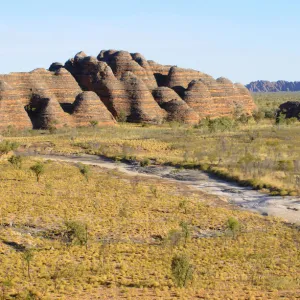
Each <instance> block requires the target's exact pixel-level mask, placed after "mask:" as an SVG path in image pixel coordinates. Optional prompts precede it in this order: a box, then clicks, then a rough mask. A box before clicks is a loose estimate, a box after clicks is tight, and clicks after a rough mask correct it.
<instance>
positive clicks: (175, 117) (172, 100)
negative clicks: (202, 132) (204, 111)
mask: <svg viewBox="0 0 300 300" xmlns="http://www.w3.org/2000/svg"><path fill="white" fill-rule="evenodd" d="M152 94H153V97H154V99H155V100H156V102H157V103H158V104H159V106H160V107H161V108H163V109H164V110H166V112H167V116H166V120H167V121H176V122H183V123H186V124H197V123H199V120H200V118H199V115H198V114H197V112H195V111H194V110H193V108H192V107H190V106H189V105H188V104H187V103H186V102H185V101H183V100H182V99H181V98H180V97H179V96H178V94H176V92H175V91H174V90H172V89H170V88H168V87H158V88H156V89H154V90H153V92H152Z"/></svg>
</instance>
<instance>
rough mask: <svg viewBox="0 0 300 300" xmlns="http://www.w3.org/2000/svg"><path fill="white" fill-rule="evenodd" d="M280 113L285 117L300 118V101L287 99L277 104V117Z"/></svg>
mask: <svg viewBox="0 0 300 300" xmlns="http://www.w3.org/2000/svg"><path fill="white" fill-rule="evenodd" d="M280 114H283V115H285V117H286V118H297V119H298V120H300V101H288V102H285V103H283V104H281V105H280V106H279V110H278V112H277V117H279V115H280Z"/></svg>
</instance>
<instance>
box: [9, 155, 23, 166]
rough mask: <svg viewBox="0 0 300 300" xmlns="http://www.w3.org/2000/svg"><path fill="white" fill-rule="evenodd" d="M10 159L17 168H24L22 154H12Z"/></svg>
mask: <svg viewBox="0 0 300 300" xmlns="http://www.w3.org/2000/svg"><path fill="white" fill-rule="evenodd" d="M8 161H9V162H10V163H11V164H12V165H13V166H14V167H15V168H17V169H21V168H22V156H20V155H13V156H11V157H10V158H9V159H8Z"/></svg>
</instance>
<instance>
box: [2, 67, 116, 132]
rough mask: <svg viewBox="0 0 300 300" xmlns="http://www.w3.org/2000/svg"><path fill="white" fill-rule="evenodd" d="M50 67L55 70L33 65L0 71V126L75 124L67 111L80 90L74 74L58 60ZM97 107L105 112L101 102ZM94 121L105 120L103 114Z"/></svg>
mask: <svg viewBox="0 0 300 300" xmlns="http://www.w3.org/2000/svg"><path fill="white" fill-rule="evenodd" d="M52 70H55V71H53V72H51V71H47V70H45V69H36V70H33V71H31V72H28V73H25V72H23V73H10V74H7V75H0V81H1V83H2V84H1V86H2V88H1V90H0V99H1V105H2V107H3V109H2V111H1V113H2V115H3V116H2V117H1V115H0V128H7V126H9V125H11V126H14V127H16V128H19V129H27V128H34V129H45V128H49V127H53V126H55V127H62V126H76V122H75V120H74V118H73V117H72V115H71V113H72V108H73V102H74V101H75V98H76V96H77V95H78V94H80V93H81V92H82V90H81V88H80V87H79V85H78V83H77V82H76V80H75V79H74V77H73V76H72V75H71V74H70V73H69V72H68V71H67V70H66V69H65V68H62V66H60V65H59V64H58V63H56V64H55V67H54V65H52ZM4 86H6V88H4ZM98 100H99V102H100V105H101V104H102V103H101V101H100V99H98ZM101 109H102V110H105V113H106V114H109V112H108V111H107V108H106V107H105V106H104V105H102V106H101ZM6 111H7V112H6ZM97 121H98V122H99V124H100V125H101V123H103V124H106V123H107V120H106V118H105V119H104V120H103V122H102V121H101V120H99V119H98V120H97ZM100 121H101V122H100ZM112 123H114V122H112Z"/></svg>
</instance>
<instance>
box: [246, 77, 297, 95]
mask: <svg viewBox="0 0 300 300" xmlns="http://www.w3.org/2000/svg"><path fill="white" fill-rule="evenodd" d="M246 88H247V89H248V90H249V91H250V92H254V93H257V92H260V93H265V92H297V91H300V81H291V82H289V81H284V80H278V81H273V82H270V81H267V80H258V81H252V82H250V83H249V84H247V85H246Z"/></svg>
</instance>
